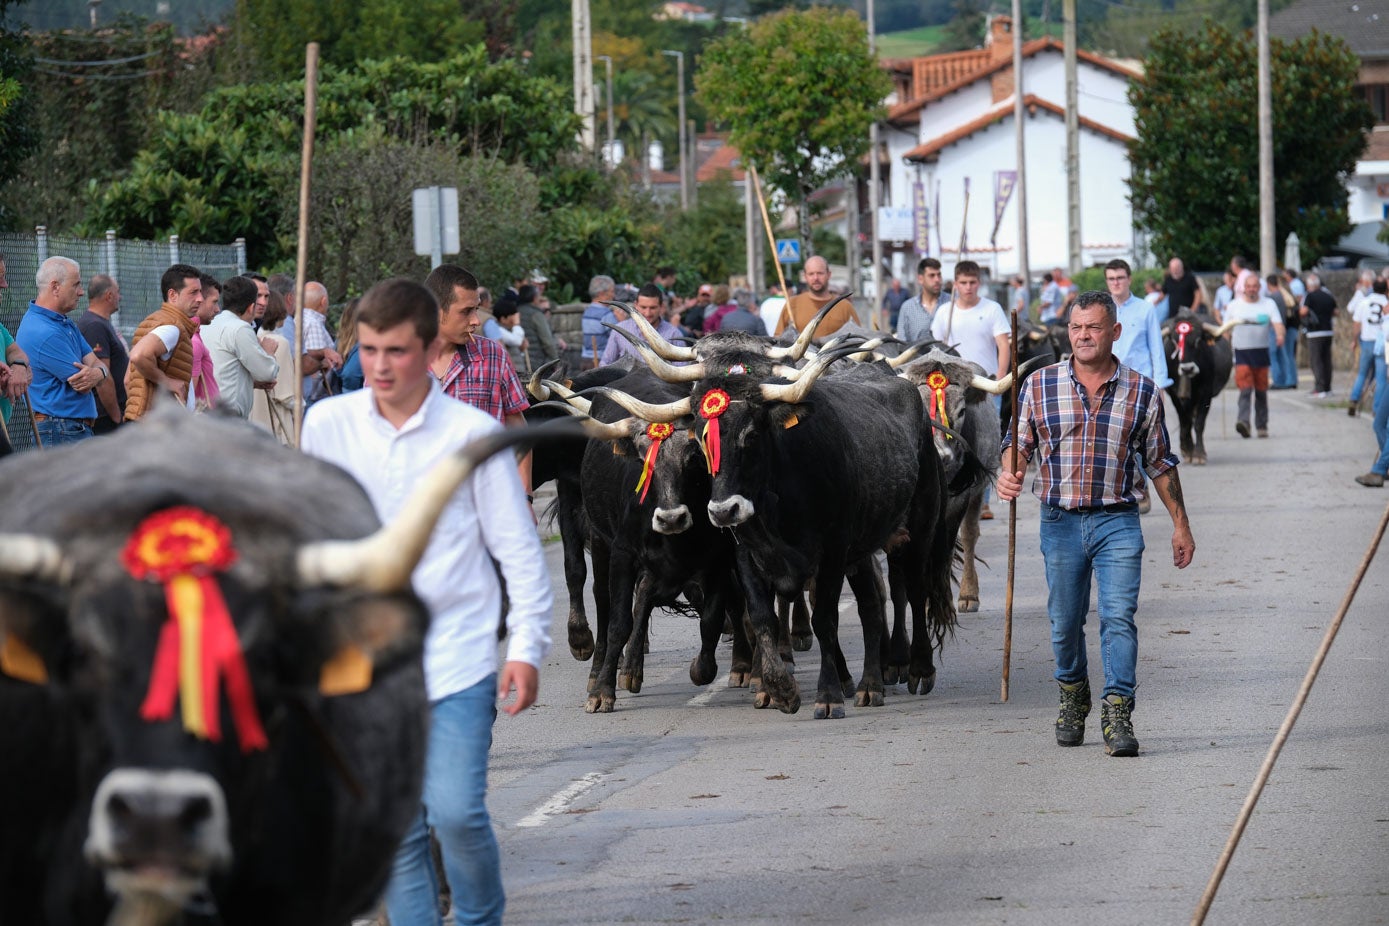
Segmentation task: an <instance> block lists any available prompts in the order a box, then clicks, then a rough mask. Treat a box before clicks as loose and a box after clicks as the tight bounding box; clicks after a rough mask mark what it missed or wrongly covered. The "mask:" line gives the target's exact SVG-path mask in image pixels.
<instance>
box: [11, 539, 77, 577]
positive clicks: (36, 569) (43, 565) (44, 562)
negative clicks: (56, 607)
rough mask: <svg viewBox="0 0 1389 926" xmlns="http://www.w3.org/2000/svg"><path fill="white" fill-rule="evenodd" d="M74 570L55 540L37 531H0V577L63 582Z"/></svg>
mask: <svg viewBox="0 0 1389 926" xmlns="http://www.w3.org/2000/svg"><path fill="white" fill-rule="evenodd" d="M73 571H74V570H73V565H72V561H71V560H69V559H68V557H67V554H65V553H64V552H63V548H62V547H60V546H58V543H57V541H54V540H50V539H49V538H47V537H40V536H38V535H37V534H0V577H4V578H6V579H32V580H35V581H39V582H56V583H60V584H63V585H66V584H68V583H69V582H71V581H72V575H73Z"/></svg>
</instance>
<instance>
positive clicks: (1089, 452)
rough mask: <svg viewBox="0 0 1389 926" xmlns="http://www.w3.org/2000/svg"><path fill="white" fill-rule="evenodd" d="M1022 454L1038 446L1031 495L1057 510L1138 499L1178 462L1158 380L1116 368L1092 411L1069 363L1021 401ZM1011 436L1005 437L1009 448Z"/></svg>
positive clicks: (1029, 386) (1031, 381)
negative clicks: (1148, 482)
mask: <svg viewBox="0 0 1389 926" xmlns="http://www.w3.org/2000/svg"><path fill="white" fill-rule="evenodd" d="M1018 401H1019V408H1020V409H1021V411H1020V416H1019V419H1018V428H1019V433H1021V434H1022V443H1021V444H1020V445H1019V447H1018V450H1019V452H1020V453H1021V454H1022V456H1023V457H1024V458H1025V459H1027V460H1031V459H1032V457H1033V456H1034V454H1037V451H1038V450H1039V449H1040V454H1039V461H1038V466H1037V478H1036V479H1035V480H1034V481H1033V483H1032V493H1033V494H1034V495H1036V496H1037V497H1038V498H1040V499H1041V500H1042V501H1043V502H1044V503H1046V504H1048V505H1054V506H1055V507H1057V508H1068V509H1073V508H1096V507H1100V506H1103V505H1116V504H1121V503H1128V502H1136V501H1138V500H1140V499H1141V498H1142V497H1143V496H1144V495H1145V494H1146V492H1144V490H1143V488H1142V484H1141V482H1140V481H1139V479H1138V466H1139V461H1140V458H1141V459H1142V464H1143V469H1144V471H1145V472H1146V473H1147V474H1148V477H1149V478H1150V479H1152V478H1156V477H1158V476H1161V475H1162V474H1163V473H1165V472H1167V471H1168V470H1169V469H1172V468H1173V467H1174V466H1176V465H1177V457H1176V455H1175V454H1173V453H1172V447H1171V444H1170V443H1169V442H1168V438H1167V426H1166V425H1165V424H1163V420H1162V416H1163V409H1162V393H1160V392H1159V391H1158V388H1157V386H1156V385H1154V383H1153V381H1152V380H1150V379H1148V378H1147V377H1145V376H1141V375H1140V374H1138V373H1135V372H1134V371H1133V370H1131V369H1129V368H1128V367H1126V366H1124V365H1123V364H1116V365H1115V370H1114V375H1113V376H1111V377H1110V378H1109V380H1108V381H1107V382H1105V384H1104V386H1103V387H1102V389H1101V398H1100V403H1099V407H1098V408H1097V409H1095V410H1094V411H1091V410H1090V408H1089V407H1088V406H1087V403H1086V393H1085V387H1084V386H1082V385H1081V384H1080V383H1079V381H1077V380H1076V378H1075V373H1074V371H1073V370H1072V369H1071V364H1070V362H1069V361H1068V362H1065V363H1057V364H1053V365H1052V366H1049V367H1045V368H1044V369H1041V370H1038V371H1037V372H1036V373H1034V374H1033V375H1032V376H1029V377H1028V378H1027V382H1025V383H1023V387H1022V392H1021V393H1020V395H1019V396H1018ZM1012 443H1013V435H1012V434H1011V433H1009V434H1008V435H1007V436H1006V437H1004V439H1003V447H1004V449H1005V450H1006V449H1007V448H1008V447H1010V446H1012Z"/></svg>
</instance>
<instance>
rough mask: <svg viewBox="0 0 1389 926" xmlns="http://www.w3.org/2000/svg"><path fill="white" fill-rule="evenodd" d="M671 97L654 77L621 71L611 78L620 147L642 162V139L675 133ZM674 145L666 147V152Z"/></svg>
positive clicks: (614, 116)
mask: <svg viewBox="0 0 1389 926" xmlns="http://www.w3.org/2000/svg"><path fill="white" fill-rule="evenodd" d="M675 113H676V98H675V94H674V93H673V92H671V91H670V90H669V89H668V88H667V87H665V86H663V85H662V82H661V81H660V80H658V79H657V78H656V76H655V75H653V74H649V73H647V72H646V71H638V70H633V69H630V68H624V69H622V70H621V71H618V72H617V73H616V74H615V75H613V122H614V123H615V124H616V128H615V133H616V135H617V137H618V138H619V139H620V140H621V141H622V144H623V146H624V147H626V149H627V151H628V152H630V153H631V154H629V157H631V156H633V155H635V156H636V157H637V158H638V159H640V160H639V163H645V159H646V154H645V147H646V144H645V142H646V139H649V138H660V139H670V138H673V137H674V136H675V135H676V134H677V133H678V132H679V126H678V125H677V121H678V120H677V119H676V115H675ZM675 147H676V146H675V145H669V146H668V147H667V150H673V149H674V148H675Z"/></svg>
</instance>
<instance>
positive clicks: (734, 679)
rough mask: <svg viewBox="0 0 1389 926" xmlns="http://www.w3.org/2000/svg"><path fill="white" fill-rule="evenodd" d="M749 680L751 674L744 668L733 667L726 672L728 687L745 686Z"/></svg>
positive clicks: (750, 679)
mask: <svg viewBox="0 0 1389 926" xmlns="http://www.w3.org/2000/svg"><path fill="white" fill-rule="evenodd" d="M751 681H752V676H751V675H749V674H748V671H747V670H746V669H734V670H733V671H731V672H729V673H728V687H729V688H746V687H748V684H749V682H751Z"/></svg>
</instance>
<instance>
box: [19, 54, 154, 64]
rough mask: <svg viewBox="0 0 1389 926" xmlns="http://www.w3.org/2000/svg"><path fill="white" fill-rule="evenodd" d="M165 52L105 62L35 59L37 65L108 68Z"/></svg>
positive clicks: (112, 59) (110, 59)
mask: <svg viewBox="0 0 1389 926" xmlns="http://www.w3.org/2000/svg"><path fill="white" fill-rule="evenodd" d="M162 54H163V52H159V51H147V52H145V53H144V54H143V55H131V56H130V57H129V58H107V59H106V60H104V61H68V60H66V59H63V58H35V59H34V61H35V63H37V64H54V65H58V66H59V67H91V68H94V67H106V66H108V65H113V64H129V63H130V62H132V61H143V60H145V59H146V58H153V57H154V56H156V55H162Z"/></svg>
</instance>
